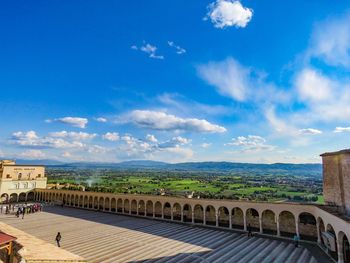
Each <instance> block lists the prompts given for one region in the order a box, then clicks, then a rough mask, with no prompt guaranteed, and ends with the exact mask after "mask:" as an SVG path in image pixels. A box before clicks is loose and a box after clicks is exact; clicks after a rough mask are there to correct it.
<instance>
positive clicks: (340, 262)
mask: <svg viewBox="0 0 350 263" xmlns="http://www.w3.org/2000/svg"><path fill="white" fill-rule="evenodd" d="M337 250H338V263H344V254H343V242H342V240H340V238H337Z"/></svg>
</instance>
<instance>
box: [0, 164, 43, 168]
mask: <svg viewBox="0 0 350 263" xmlns="http://www.w3.org/2000/svg"><path fill="white" fill-rule="evenodd" d="M2 166H10V167H17V166H19V167H45V165H39V164H3V165H2Z"/></svg>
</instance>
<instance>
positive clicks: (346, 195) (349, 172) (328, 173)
mask: <svg viewBox="0 0 350 263" xmlns="http://www.w3.org/2000/svg"><path fill="white" fill-rule="evenodd" d="M321 156H322V161H323V194H324V198H325V202H326V204H329V205H335V206H337V207H339V208H340V210H341V212H343V213H346V214H347V215H348V216H350V150H342V151H338V152H331V153H324V154H322V155H321Z"/></svg>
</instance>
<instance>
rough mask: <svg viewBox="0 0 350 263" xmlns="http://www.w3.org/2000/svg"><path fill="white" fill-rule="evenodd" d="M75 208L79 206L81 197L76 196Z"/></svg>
mask: <svg viewBox="0 0 350 263" xmlns="http://www.w3.org/2000/svg"><path fill="white" fill-rule="evenodd" d="M74 206H79V195H76V196H75V201H74Z"/></svg>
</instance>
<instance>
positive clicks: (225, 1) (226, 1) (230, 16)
mask: <svg viewBox="0 0 350 263" xmlns="http://www.w3.org/2000/svg"><path fill="white" fill-rule="evenodd" d="M252 16H253V10H252V9H250V8H246V7H244V6H242V4H241V3H240V2H239V1H236V0H217V1H216V2H213V3H211V4H210V5H209V6H208V13H207V16H206V18H205V19H210V20H211V22H212V23H213V24H214V26H215V27H216V28H225V27H231V26H235V27H246V26H247V24H248V23H249V21H250V20H251V19H252Z"/></svg>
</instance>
